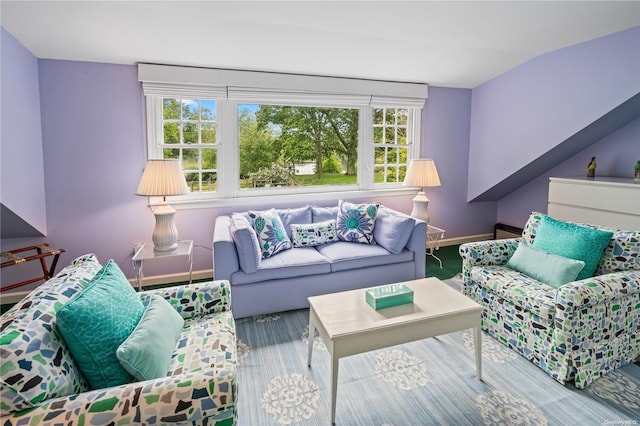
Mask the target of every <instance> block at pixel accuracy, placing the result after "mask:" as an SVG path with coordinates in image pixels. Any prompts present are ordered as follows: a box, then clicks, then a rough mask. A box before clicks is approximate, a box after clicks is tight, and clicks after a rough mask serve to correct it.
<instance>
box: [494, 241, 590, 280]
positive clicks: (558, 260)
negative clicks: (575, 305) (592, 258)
mask: <svg viewBox="0 0 640 426" xmlns="http://www.w3.org/2000/svg"><path fill="white" fill-rule="evenodd" d="M507 266H508V267H509V268H511V269H514V270H516V271H518V272H522V273H523V274H525V275H527V276H529V277H531V278H534V279H536V280H538V281H541V282H543V283H545V284H548V285H550V286H551V287H554V288H558V287H560V286H561V285H563V284H566V283H570V282H572V281H575V279H576V277H577V276H578V274H579V273H580V271H582V269H583V268H584V262H583V261H582V260H573V259H569V258H567V257H562V256H558V255H557V254H553V253H547V252H546V251H543V250H538V249H537V248H535V247H531V246H530V245H528V244H526V243H524V242H521V243H520V244H519V245H518V248H517V249H516V251H515V253H513V255H512V256H511V258H510V259H509V261H508V262H507Z"/></svg>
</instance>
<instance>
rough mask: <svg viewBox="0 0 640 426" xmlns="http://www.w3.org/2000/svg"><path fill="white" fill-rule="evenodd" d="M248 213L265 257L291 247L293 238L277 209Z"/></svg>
mask: <svg viewBox="0 0 640 426" xmlns="http://www.w3.org/2000/svg"><path fill="white" fill-rule="evenodd" d="M248 214H249V219H250V221H251V225H252V226H253V229H255V231H256V234H258V242H259V243H260V250H262V258H263V259H266V258H268V257H271V256H273V255H274V254H276V253H278V252H281V251H283V250H288V249H290V248H291V240H290V239H289V236H288V235H287V231H285V229H284V226H283V225H282V220H280V216H278V212H276V210H275V209H271V210H266V211H261V212H254V211H249V212H248Z"/></svg>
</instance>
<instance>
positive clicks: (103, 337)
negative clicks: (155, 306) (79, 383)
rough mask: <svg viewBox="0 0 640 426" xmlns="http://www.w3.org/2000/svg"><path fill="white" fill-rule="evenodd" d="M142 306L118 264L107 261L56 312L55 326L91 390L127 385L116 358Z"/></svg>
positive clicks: (140, 315)
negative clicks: (87, 283) (76, 294)
mask: <svg viewBox="0 0 640 426" xmlns="http://www.w3.org/2000/svg"><path fill="white" fill-rule="evenodd" d="M143 312H144V305H143V304H142V301H141V300H140V297H138V294H137V293H136V292H135V290H134V289H133V287H131V284H129V282H128V281H127V278H126V277H125V276H124V274H123V273H122V271H121V270H120V268H118V265H116V263H115V262H114V261H113V260H110V261H109V263H107V264H106V265H105V266H104V267H103V268H102V269H101V270H100V271H99V272H98V273H97V274H96V276H95V277H94V278H93V280H91V282H90V283H89V285H88V286H87V287H86V288H85V289H84V290H83V291H82V293H80V294H79V295H78V296H77V297H76V298H74V299H72V300H71V301H69V302H68V303H66V304H65V305H64V306H63V307H62V308H60V310H59V311H58V313H57V317H56V318H57V323H56V324H57V327H58V330H59V331H60V334H61V335H62V337H63V339H64V341H65V342H66V344H67V346H68V347H69V351H70V352H71V355H73V358H74V359H75V361H76V362H77V363H78V366H79V367H80V370H81V371H82V373H83V374H84V376H85V377H86V378H87V380H88V381H89V383H90V384H91V387H92V388H94V389H102V388H107V387H110V386H117V385H122V384H124V383H129V382H131V380H132V379H133V378H132V377H131V375H130V374H129V373H128V372H127V371H126V370H125V369H124V368H123V367H122V366H121V365H120V362H118V358H117V357H116V350H117V349H118V346H120V345H121V344H122V342H124V341H125V340H126V339H127V337H129V335H130V334H131V332H132V331H133V330H134V329H135V328H136V326H137V325H138V322H139V321H140V318H142V314H143Z"/></svg>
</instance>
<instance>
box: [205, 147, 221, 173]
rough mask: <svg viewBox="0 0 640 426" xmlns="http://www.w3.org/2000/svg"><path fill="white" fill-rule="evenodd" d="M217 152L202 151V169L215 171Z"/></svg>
mask: <svg viewBox="0 0 640 426" xmlns="http://www.w3.org/2000/svg"><path fill="white" fill-rule="evenodd" d="M217 155H218V150H216V149H203V150H202V169H203V170H207V169H215V168H216V164H217Z"/></svg>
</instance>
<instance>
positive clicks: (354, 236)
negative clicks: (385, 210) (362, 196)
mask: <svg viewBox="0 0 640 426" xmlns="http://www.w3.org/2000/svg"><path fill="white" fill-rule="evenodd" d="M378 207H380V204H379V203H372V204H353V203H348V202H346V201H342V200H340V202H339V203H338V217H337V218H336V226H337V227H338V239H340V240H342V241H351V242H355V243H364V244H375V243H376V241H375V239H374V237H373V229H374V227H375V224H376V222H375V221H376V216H377V215H378Z"/></svg>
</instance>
